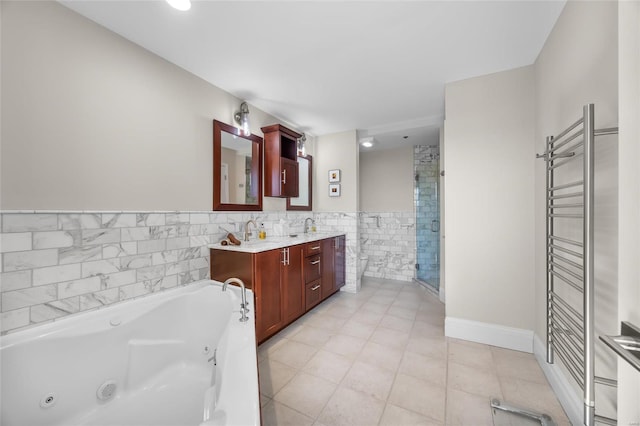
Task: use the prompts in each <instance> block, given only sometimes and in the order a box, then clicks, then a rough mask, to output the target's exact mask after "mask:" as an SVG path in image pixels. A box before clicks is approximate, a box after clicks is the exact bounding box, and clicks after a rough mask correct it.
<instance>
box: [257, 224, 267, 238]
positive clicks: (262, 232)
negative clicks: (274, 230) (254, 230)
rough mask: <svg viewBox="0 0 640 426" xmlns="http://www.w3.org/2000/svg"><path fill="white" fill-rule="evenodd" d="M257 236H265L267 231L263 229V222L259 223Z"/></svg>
mask: <svg viewBox="0 0 640 426" xmlns="http://www.w3.org/2000/svg"><path fill="white" fill-rule="evenodd" d="M258 238H260V239H261V240H264V239H265V238H267V231H265V229H264V223H261V224H260V229H259V230H258Z"/></svg>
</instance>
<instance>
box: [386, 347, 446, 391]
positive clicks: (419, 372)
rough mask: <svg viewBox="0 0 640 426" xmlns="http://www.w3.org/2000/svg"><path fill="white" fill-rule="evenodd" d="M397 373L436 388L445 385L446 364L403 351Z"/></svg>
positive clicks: (440, 360) (439, 360)
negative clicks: (434, 385) (420, 380)
mask: <svg viewBox="0 0 640 426" xmlns="http://www.w3.org/2000/svg"><path fill="white" fill-rule="evenodd" d="M398 372H400V373H403V374H406V375H408V376H413V377H415V378H417V379H422V380H425V381H427V382H429V383H434V384H436V385H438V386H443V387H444V386H446V385H447V362H446V360H445V359H443V358H432V357H431V358H430V357H427V356H424V355H420V354H416V353H413V352H408V351H405V353H404V356H403V357H402V361H401V362H400V368H399V369H398Z"/></svg>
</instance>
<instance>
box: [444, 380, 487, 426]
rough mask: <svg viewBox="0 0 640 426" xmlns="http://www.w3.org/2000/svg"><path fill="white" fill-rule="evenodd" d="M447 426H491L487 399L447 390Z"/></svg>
mask: <svg viewBox="0 0 640 426" xmlns="http://www.w3.org/2000/svg"><path fill="white" fill-rule="evenodd" d="M446 424H447V426H449V425H450V426H493V417H492V416H491V405H490V400H489V398H486V397H483V396H478V395H473V394H470V393H466V392H462V391H459V390H456V389H449V390H448V392H447V423H446Z"/></svg>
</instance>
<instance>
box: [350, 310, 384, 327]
mask: <svg viewBox="0 0 640 426" xmlns="http://www.w3.org/2000/svg"><path fill="white" fill-rule="evenodd" d="M383 316H384V314H383V313H382V312H373V311H368V310H366V309H364V308H362V309H360V310H359V311H358V312H356V313H355V314H353V316H352V317H351V321H355V322H360V323H362V324H369V325H376V326H377V325H378V324H379V323H380V320H381V319H382V317H383Z"/></svg>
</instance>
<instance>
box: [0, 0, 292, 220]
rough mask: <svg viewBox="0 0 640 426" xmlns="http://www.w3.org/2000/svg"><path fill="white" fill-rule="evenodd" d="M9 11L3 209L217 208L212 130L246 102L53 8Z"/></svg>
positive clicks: (275, 204) (8, 7)
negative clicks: (214, 122)
mask: <svg viewBox="0 0 640 426" xmlns="http://www.w3.org/2000/svg"><path fill="white" fill-rule="evenodd" d="M1 7H2V159H1V166H2V167H1V168H2V171H1V175H0V177H1V180H2V182H1V190H2V191H1V192H2V196H1V199H0V203H1V204H0V207H1V208H2V209H94V210H98V209H103V210H116V209H117V210H178V209H182V210H210V209H211V206H212V198H213V195H212V194H213V193H212V188H213V184H212V179H213V178H212V174H213V172H212V161H211V159H212V157H213V150H212V129H213V125H212V120H213V119H214V118H215V119H218V120H220V121H223V122H226V123H233V113H234V112H235V111H237V110H238V108H239V106H240V102H241V100H240V99H237V98H235V97H234V96H231V95H230V94H228V93H226V92H224V91H222V90H220V89H218V88H217V87H214V86H212V85H211V84H208V83H206V82H205V81H203V80H201V79H199V78H198V77H196V76H194V75H192V74H189V73H188V72H186V71H184V70H183V69H181V68H179V67H177V66H175V65H172V64H170V63H168V62H167V61H165V60H163V59H161V58H159V57H158V56H156V55H154V54H152V53H151V52H148V51H146V50H144V49H142V48H140V47H139V46H137V45H135V44H133V43H131V42H129V41H127V40H125V39H123V38H122V37H120V36H118V35H115V34H114V33H112V32H110V31H108V30H106V29H104V28H102V27H100V26H98V25H97V24H95V23H93V22H91V21H89V20H88V19H86V18H84V17H81V16H80V15H77V14H76V13H75V12H72V11H70V10H69V9H67V8H65V7H63V6H61V5H59V4H58V3H56V2H4V1H3V2H2V4H1ZM276 122H278V120H277V119H276V118H275V117H272V116H269V115H267V114H265V113H263V112H262V111H260V110H258V109H257V108H254V107H251V125H252V131H253V132H257V133H258V134H259V135H261V132H260V127H261V126H264V125H268V124H273V123H276ZM264 207H265V209H266V210H284V208H285V204H284V200H280V199H273V198H266V199H265V206H264Z"/></svg>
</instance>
